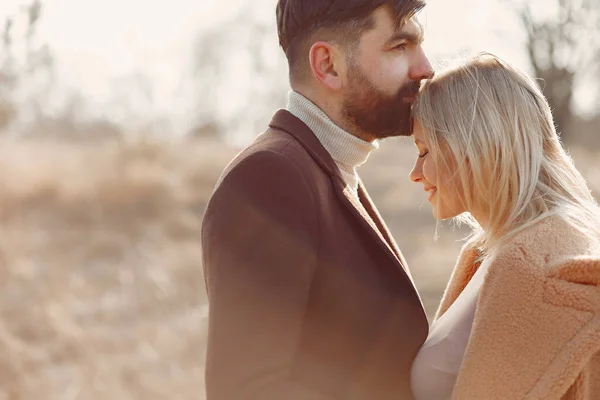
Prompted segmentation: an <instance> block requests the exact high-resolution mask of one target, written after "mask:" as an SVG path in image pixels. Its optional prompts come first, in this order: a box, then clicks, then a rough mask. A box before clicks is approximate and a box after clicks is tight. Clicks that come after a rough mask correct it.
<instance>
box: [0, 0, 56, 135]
mask: <svg viewBox="0 0 600 400" xmlns="http://www.w3.org/2000/svg"><path fill="white" fill-rule="evenodd" d="M42 11H43V7H42V1H41V0H30V1H29V2H28V3H26V4H23V6H22V7H21V9H20V11H19V13H17V14H15V15H9V16H8V17H6V19H5V21H4V26H3V28H2V39H1V43H0V130H3V129H6V128H7V127H8V126H10V125H11V124H12V123H13V122H14V121H15V120H16V119H18V118H19V116H20V113H21V112H22V111H23V107H19V106H18V104H17V103H19V101H17V99H16V97H18V96H17V92H18V91H19V90H22V88H23V86H24V84H28V85H29V86H31V82H32V81H33V79H34V78H35V77H36V76H38V74H51V72H52V65H53V58H52V55H51V54H50V50H49V48H48V46H47V45H46V44H42V45H37V44H36V39H37V34H36V33H37V26H38V23H39V21H40V17H41V16H42ZM19 19H24V20H25V23H26V27H27V29H26V31H25V33H24V36H23V37H18V36H17V35H15V31H14V29H13V28H14V25H15V22H16V21H17V20H19ZM19 45H23V46H24V49H25V56H24V58H20V57H19V56H18V53H19V52H18V51H15V47H16V46H19ZM46 81H47V82H51V79H46ZM33 89H34V93H30V95H29V97H30V100H31V101H30V103H31V104H28V107H25V108H27V109H28V110H30V112H35V113H36V115H37V114H40V111H39V100H40V97H43V95H44V94H46V92H47V89H48V88H39V87H35V88H33Z"/></svg>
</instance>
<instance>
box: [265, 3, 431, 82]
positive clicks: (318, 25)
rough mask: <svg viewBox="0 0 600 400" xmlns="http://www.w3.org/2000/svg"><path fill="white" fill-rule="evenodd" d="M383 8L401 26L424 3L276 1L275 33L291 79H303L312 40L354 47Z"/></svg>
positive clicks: (372, 26) (371, 26) (371, 27)
mask: <svg viewBox="0 0 600 400" xmlns="http://www.w3.org/2000/svg"><path fill="white" fill-rule="evenodd" d="M385 5H387V6H388V7H389V9H390V11H391V12H392V13H393V15H394V16H395V18H396V24H397V25H398V26H401V25H402V24H404V22H405V21H406V20H407V19H409V18H410V17H412V16H413V15H414V14H416V13H418V12H419V11H420V10H421V9H422V8H423V7H424V6H425V1H423V0H279V1H278V2H277V11H276V14H277V34H278V36H279V45H280V46H281V48H282V49H283V51H284V52H285V55H286V57H287V59H288V64H289V67H290V78H291V79H293V80H302V79H303V78H304V75H305V73H307V71H306V70H307V67H308V65H309V61H308V51H309V49H310V46H311V45H312V43H314V41H316V40H331V41H333V42H335V43H336V44H339V45H342V46H346V47H347V48H348V47H349V46H351V45H355V44H356V43H357V42H358V40H359V39H360V37H361V35H362V34H363V33H364V32H366V31H368V30H369V29H373V28H374V21H373V18H372V13H373V11H375V10H376V9H377V8H379V7H381V6H385ZM310 39H313V41H310ZM309 41H310V43H309Z"/></svg>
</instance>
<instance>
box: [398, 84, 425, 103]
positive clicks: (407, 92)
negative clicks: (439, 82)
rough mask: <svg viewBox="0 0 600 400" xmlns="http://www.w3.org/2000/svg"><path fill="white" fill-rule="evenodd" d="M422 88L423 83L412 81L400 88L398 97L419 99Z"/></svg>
mask: <svg viewBox="0 0 600 400" xmlns="http://www.w3.org/2000/svg"><path fill="white" fill-rule="evenodd" d="M420 88H421V81H412V82H409V83H407V84H405V85H404V86H402V87H401V88H400V90H399V91H398V97H399V98H401V99H403V98H405V97H417V94H419V89H420Z"/></svg>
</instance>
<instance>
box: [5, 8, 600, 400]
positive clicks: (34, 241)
mask: <svg viewBox="0 0 600 400" xmlns="http://www.w3.org/2000/svg"><path fill="white" fill-rule="evenodd" d="M275 4H276V1H275V0H252V1H250V0H230V1H228V2H223V1H217V0H201V1H200V2H187V1H183V0H169V1H166V0H154V1H153V2H148V1H141V0H104V1H99V0H95V1H94V0H52V1H50V0H47V1H45V0H37V1H36V0H22V1H21V0H2V2H1V3H0V29H1V32H0V35H1V36H0V177H1V178H0V285H1V288H0V399H36V400H37V399H48V400H54V399H61V400H63V399H149V400H151V399H203V398H204V395H203V386H204V381H203V380H204V376H203V368H204V352H205V335H206V316H207V308H206V295H205V291H204V286H203V284H204V283H203V282H204V281H203V276H202V265H201V248H200V242H199V234H200V221H201V218H202V214H203V210H204V207H205V205H206V202H207V200H208V197H209V196H210V194H211V192H212V189H213V187H214V184H215V181H216V179H217V178H218V176H219V174H220V172H221V171H222V169H223V168H224V167H225V165H226V164H227V163H228V162H229V161H230V160H231V158H232V157H233V156H234V155H235V154H236V153H237V152H238V151H239V150H240V148H241V147H243V146H244V145H246V144H248V143H249V142H251V141H252V140H253V138H254V137H255V136H256V134H258V133H259V132H261V131H262V130H264V129H265V127H266V124H267V123H268V121H269V119H270V117H271V115H272V113H273V112H274V111H275V110H276V109H277V108H280V107H284V106H285V103H286V97H287V93H288V90H289V86H288V83H287V65H286V62H285V58H284V56H283V53H282V52H281V51H280V50H279V49H278V46H277V37H276V27H275V18H274V9H275ZM420 18H421V20H422V22H423V23H424V24H425V27H426V45H425V49H426V51H427V52H428V54H429V56H430V58H431V59H432V61H433V62H434V64H435V65H436V66H443V65H444V63H445V62H446V61H447V60H449V59H452V58H455V57H459V56H465V55H468V54H472V53H474V52H478V51H482V50H487V51H491V52H494V53H496V54H498V55H500V56H501V57H503V58H505V59H506V60H508V61H510V62H511V63H513V64H515V65H517V66H519V67H521V68H523V69H525V70H526V71H528V72H529V73H531V74H532V75H534V76H535V77H537V78H539V79H540V80H539V82H540V85H541V86H542V87H543V89H544V92H545V94H546V96H547V97H548V98H549V100H550V102H551V104H552V106H553V111H554V114H555V118H556V123H557V125H558V127H559V129H560V131H561V132H562V137H563V141H564V143H565V146H566V147H568V149H569V151H570V152H571V154H572V156H573V158H574V159H575V162H576V164H577V166H578V168H579V169H580V170H581V171H582V172H583V174H584V176H585V177H586V178H587V179H588V180H589V183H590V186H591V187H592V189H593V190H594V193H595V194H597V193H598V189H600V164H599V163H598V161H597V160H598V157H599V156H600V142H599V141H598V134H599V132H598V131H599V129H600V116H599V115H598V113H599V102H598V100H599V89H600V1H599V0H539V1H510V2H509V1H500V0H499V1H495V0H487V1H485V2H482V1H477V0H455V1H452V2H448V1H443V0H430V1H429V5H428V6H427V8H426V10H425V11H424V12H423V13H422V14H421V16H420ZM414 158H415V150H414V149H413V146H412V144H411V140H410V139H406V138H404V139H390V140H387V141H385V142H384V143H382V146H381V148H380V150H378V151H377V152H376V153H375V154H373V155H372V156H371V158H370V160H369V162H368V163H367V164H366V165H365V166H363V167H362V168H361V170H360V174H361V176H362V178H363V180H364V181H365V184H366V186H367V188H368V189H369V190H370V193H371V195H372V197H373V198H374V200H375V202H376V204H377V205H378V207H379V208H380V211H381V213H382V214H383V216H384V218H385V219H386V221H387V222H388V224H389V226H390V228H391V230H392V233H393V234H394V236H395V238H396V240H397V241H398V243H399V245H400V247H401V248H402V249H403V251H404V253H405V256H406V258H407V260H408V263H409V265H410V267H411V270H412V271H413V275H414V277H415V280H416V283H417V285H418V287H419V290H420V293H421V294H422V297H423V301H424V304H425V306H426V308H427V312H428V314H429V316H430V317H431V316H432V315H433V313H434V311H435V308H436V306H437V303H438V301H439V299H440V296H441V293H442V291H443V288H444V285H445V283H446V280H447V279H448V277H449V274H450V272H451V270H452V268H453V266H454V261H455V259H456V256H457V255H458V252H459V250H460V247H461V239H462V238H463V237H464V236H465V235H466V233H467V232H466V231H465V230H464V228H455V227H453V226H452V225H448V224H446V225H442V226H441V227H440V228H439V232H438V234H439V238H438V239H437V240H434V236H435V229H436V225H435V222H434V220H433V218H432V217H431V209H430V206H429V204H428V203H427V201H426V199H425V196H424V193H423V192H422V189H421V188H420V187H418V185H414V184H410V182H409V180H408V173H409V170H410V168H411V166H412V163H413V161H414Z"/></svg>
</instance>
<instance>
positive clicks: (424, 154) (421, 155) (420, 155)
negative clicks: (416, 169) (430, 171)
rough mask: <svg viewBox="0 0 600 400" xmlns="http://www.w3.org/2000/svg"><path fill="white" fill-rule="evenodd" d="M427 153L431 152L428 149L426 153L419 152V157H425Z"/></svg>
mask: <svg viewBox="0 0 600 400" xmlns="http://www.w3.org/2000/svg"><path fill="white" fill-rule="evenodd" d="M427 154H429V152H428V151H426V152H425V153H423V154H419V158H423V157H425V156H426V155H427Z"/></svg>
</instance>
